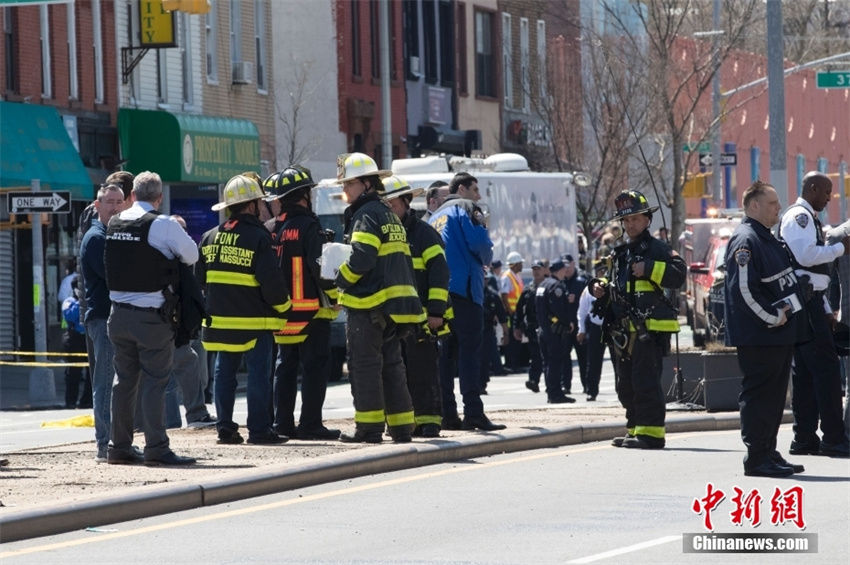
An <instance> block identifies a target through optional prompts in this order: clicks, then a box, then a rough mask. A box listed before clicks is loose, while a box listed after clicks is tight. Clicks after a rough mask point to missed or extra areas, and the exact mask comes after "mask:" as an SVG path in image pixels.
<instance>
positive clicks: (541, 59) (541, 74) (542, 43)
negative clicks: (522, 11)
mask: <svg viewBox="0 0 850 565" xmlns="http://www.w3.org/2000/svg"><path fill="white" fill-rule="evenodd" d="M547 72H548V69H547V68H546V22H545V21H543V20H537V80H538V84H539V85H540V103H541V104H546V73H547Z"/></svg>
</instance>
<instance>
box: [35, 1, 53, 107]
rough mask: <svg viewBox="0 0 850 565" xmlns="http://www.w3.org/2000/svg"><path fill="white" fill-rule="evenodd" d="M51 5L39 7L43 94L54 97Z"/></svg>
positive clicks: (43, 96)
mask: <svg viewBox="0 0 850 565" xmlns="http://www.w3.org/2000/svg"><path fill="white" fill-rule="evenodd" d="M49 9H50V6H47V5H46V4H42V5H40V6H39V7H38V15H39V31H40V33H41V37H40V42H41V96H42V98H53V76H52V75H51V72H50V71H51V66H52V64H51V60H50V17H49V15H48V10H49Z"/></svg>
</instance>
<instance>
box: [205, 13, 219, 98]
mask: <svg viewBox="0 0 850 565" xmlns="http://www.w3.org/2000/svg"><path fill="white" fill-rule="evenodd" d="M215 15H216V5H215V0H210V11H209V12H207V13H206V15H205V16H204V33H205V34H206V51H207V52H206V60H207V81H209V82H218V51H216V47H217V44H216V28H217V27H218V26H217V25H216V19H215Z"/></svg>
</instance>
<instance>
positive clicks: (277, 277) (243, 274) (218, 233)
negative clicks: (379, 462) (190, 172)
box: [196, 175, 290, 444]
mask: <svg viewBox="0 0 850 565" xmlns="http://www.w3.org/2000/svg"><path fill="white" fill-rule="evenodd" d="M264 197H265V194H264V193H263V191H262V189H261V188H260V185H259V184H258V183H257V182H256V181H255V180H253V179H252V178H249V177H246V176H243V175H236V176H235V177H233V178H232V179H230V180H229V181H228V182H227V185H225V187H224V200H223V201H222V202H219V203H218V204H216V205H214V206H213V207H212V209H213V211H218V210H222V209H225V208H227V209H228V211H229V212H230V217H229V218H228V219H227V220H226V221H225V222H224V223H223V224H221V225H220V226H218V228H215V229H212V230H210V231H208V232H207V233H206V234H204V237H203V239H201V243H200V246H199V247H200V251H201V253H200V260H199V261H198V264H197V267H196V274H197V276H198V282H200V283H201V285H202V286H204V287H205V289H206V309H207V319H206V320H205V321H204V328H203V335H202V342H203V344H204V348H205V349H206V350H207V351H217V352H218V354H217V356H216V363H215V373H214V374H215V407H216V411H217V413H218V424H216V427H217V429H218V442H219V443H227V444H237V443H242V441H243V438H242V436H241V435H240V434H239V432H238V430H239V426H238V424H236V422H234V421H233V406H234V402H235V400H236V371H237V370H238V369H239V367H240V365H241V362H242V358H243V355H244V357H245V365H246V367H247V369H248V385H247V386H248V392H247V398H248V422H247V424H248V443H255V444H275V443H283V442H285V441H286V440H287V439H289V438H288V437H286V436H280V435H278V434H277V433H275V432H274V430H273V429H272V422H271V418H270V415H269V410H268V401H269V398H271V383H270V381H269V374H270V373H271V356H270V355H269V352H270V351H271V348H272V344H273V343H274V339H273V337H272V332H273V331H276V330H280V329H283V327H284V325H285V323H286V320H285V313H286V312H287V310H289V308H290V302H289V292H288V290H287V287H286V280H285V279H284V278H283V272H282V271H281V270H280V267H279V266H278V262H277V257H276V256H275V253H274V250H273V249H272V238H271V236H270V235H269V232H268V230H266V228H265V227H264V226H263V224H262V223H261V222H260V219H259V214H260V209H261V207H263V206H264V203H263V198H264Z"/></svg>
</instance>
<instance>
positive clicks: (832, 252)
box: [779, 197, 844, 312]
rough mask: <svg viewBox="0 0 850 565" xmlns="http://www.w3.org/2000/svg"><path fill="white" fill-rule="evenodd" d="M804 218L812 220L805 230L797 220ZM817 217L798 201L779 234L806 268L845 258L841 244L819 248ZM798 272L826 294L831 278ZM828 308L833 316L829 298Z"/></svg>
mask: <svg viewBox="0 0 850 565" xmlns="http://www.w3.org/2000/svg"><path fill="white" fill-rule="evenodd" d="M800 214H806V215H807V216H808V218H807V220H806V221H805V224H806V225H805V226H801V225H800V223H799V222H798V221H797V216H799V215H800ZM814 217H815V211H814V210H813V209H812V205H811V204H809V203H808V202H807V201H806V200H805V199H804V198H802V197H801V198H797V201H796V202H795V203H794V204H793V205H791V206H790V207H789V208H788V209H787V210H786V211H785V213H784V214H783V215H782V221H781V223H780V225H779V234H780V235H781V236H782V239H783V240H785V244H786V245H787V246H788V249H789V250H790V251H791V253H793V254H794V258H795V259H796V260H797V262H798V263H799V264H800V265H802V266H803V267H813V266H815V265H822V264H824V263H832V262H833V261H835V260H836V259H838V258H839V257H841V256H842V255H843V254H844V245H843V244H842V243H840V242H839V243H835V244H833V245H817V233H816V232H815V230H816V229H817V228H816V227H815V222H814ZM794 272H795V273H796V274H797V276H798V277H799V276H800V275H806V276H808V277H809V279H810V280H811V283H812V287H813V288H814V290H815V291H821V290H826V288H827V287H828V286H829V275H823V274H820V273H813V272H811V271H809V270H807V269H795V270H794ZM824 304H825V310H826V311H827V312H831V309H830V307H829V302H828V301H827V298H826V296H824Z"/></svg>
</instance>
